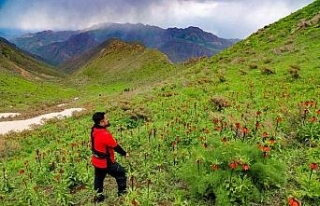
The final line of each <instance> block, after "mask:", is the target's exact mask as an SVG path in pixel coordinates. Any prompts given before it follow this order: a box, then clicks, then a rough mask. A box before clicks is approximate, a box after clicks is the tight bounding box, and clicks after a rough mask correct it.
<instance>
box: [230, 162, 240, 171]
mask: <svg viewBox="0 0 320 206" xmlns="http://www.w3.org/2000/svg"><path fill="white" fill-rule="evenodd" d="M237 166H238V164H237V162H235V161H233V162H231V163H230V164H229V167H230V169H232V170H234V169H236V168H237Z"/></svg>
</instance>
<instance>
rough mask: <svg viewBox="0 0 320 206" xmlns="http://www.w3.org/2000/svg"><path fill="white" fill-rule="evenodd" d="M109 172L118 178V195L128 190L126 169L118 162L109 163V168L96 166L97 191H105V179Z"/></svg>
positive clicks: (95, 187) (95, 186)
mask: <svg viewBox="0 0 320 206" xmlns="http://www.w3.org/2000/svg"><path fill="white" fill-rule="evenodd" d="M107 174H109V175H111V176H112V177H113V178H115V179H116V181H117V185H118V195H121V194H123V193H125V192H126V188H127V177H126V171H125V169H124V168H123V167H122V166H121V165H120V164H118V163H108V167H107V168H103V169H101V168H97V167H95V168H94V189H95V191H97V193H102V192H103V181H104V178H105V177H106V175H107Z"/></svg>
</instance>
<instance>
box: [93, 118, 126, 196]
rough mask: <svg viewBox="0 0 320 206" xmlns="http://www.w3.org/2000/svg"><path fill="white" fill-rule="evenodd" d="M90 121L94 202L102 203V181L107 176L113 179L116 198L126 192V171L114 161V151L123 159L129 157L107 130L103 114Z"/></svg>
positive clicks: (107, 124)
mask: <svg viewBox="0 0 320 206" xmlns="http://www.w3.org/2000/svg"><path fill="white" fill-rule="evenodd" d="M92 120H93V122H94V125H93V127H92V129H91V147H92V158H91V162H92V165H93V166H94V190H95V191H96V192H97V194H96V195H95V197H94V201H95V202H102V201H104V199H105V195H103V194H102V193H103V181H104V179H105V177H106V175H107V174H109V175H110V176H112V177H113V178H115V180H116V182H117V185H118V196H121V195H123V194H125V193H126V192H127V190H126V188H127V177H126V171H125V169H124V168H123V167H122V166H121V165H120V164H119V163H117V162H116V161H115V156H114V151H116V152H117V153H119V154H120V155H122V156H125V157H129V153H127V152H126V151H125V150H123V149H122V147H121V146H120V145H119V144H118V143H117V142H116V140H115V139H114V138H113V136H112V134H111V133H110V132H109V130H108V129H107V128H108V127H109V126H110V123H109V120H108V119H107V118H106V114H105V113H104V112H96V113H94V114H93V116H92Z"/></svg>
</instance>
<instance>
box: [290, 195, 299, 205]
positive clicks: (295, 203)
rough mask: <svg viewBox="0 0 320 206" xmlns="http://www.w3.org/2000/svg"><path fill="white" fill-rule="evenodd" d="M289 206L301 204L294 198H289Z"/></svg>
mask: <svg viewBox="0 0 320 206" xmlns="http://www.w3.org/2000/svg"><path fill="white" fill-rule="evenodd" d="M288 205H289V206H300V202H299V201H298V200H297V199H296V198H294V197H289V199H288Z"/></svg>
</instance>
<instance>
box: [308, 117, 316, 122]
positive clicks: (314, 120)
mask: <svg viewBox="0 0 320 206" xmlns="http://www.w3.org/2000/svg"><path fill="white" fill-rule="evenodd" d="M316 121H317V118H316V117H315V116H312V117H310V118H309V122H312V123H313V122H316Z"/></svg>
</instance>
